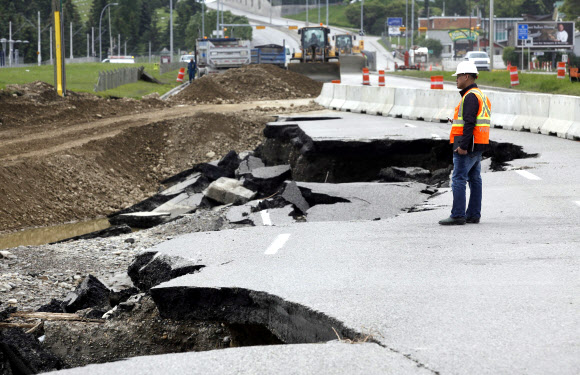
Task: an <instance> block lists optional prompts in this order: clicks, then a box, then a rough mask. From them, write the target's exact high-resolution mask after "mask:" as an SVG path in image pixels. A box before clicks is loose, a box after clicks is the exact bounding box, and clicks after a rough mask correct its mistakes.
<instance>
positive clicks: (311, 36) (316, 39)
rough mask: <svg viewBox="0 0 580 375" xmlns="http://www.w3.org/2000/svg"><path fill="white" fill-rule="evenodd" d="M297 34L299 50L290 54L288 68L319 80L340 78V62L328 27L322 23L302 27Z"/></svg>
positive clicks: (328, 80)
mask: <svg viewBox="0 0 580 375" xmlns="http://www.w3.org/2000/svg"><path fill="white" fill-rule="evenodd" d="M298 34H299V35H300V36H301V37H300V51H299V52H295V53H294V54H293V55H292V58H291V59H290V63H289V64H288V70H291V71H293V72H296V73H300V74H303V75H305V76H307V77H310V78H312V79H313V80H315V81H320V82H330V81H333V80H340V63H339V62H338V56H337V55H336V51H335V50H334V48H333V46H332V44H331V43H330V29H329V28H327V27H324V26H322V25H321V26H315V27H303V28H301V29H299V30H298Z"/></svg>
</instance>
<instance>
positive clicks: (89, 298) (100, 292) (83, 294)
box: [64, 275, 111, 313]
mask: <svg viewBox="0 0 580 375" xmlns="http://www.w3.org/2000/svg"><path fill="white" fill-rule="evenodd" d="M110 293H111V292H110V290H109V288H107V287H106V286H105V285H104V284H103V283H102V282H100V281H99V279H97V278H96V277H94V276H93V275H88V276H87V277H85V279H84V280H83V282H82V283H81V284H80V285H79V286H78V287H77V288H76V289H75V291H74V292H71V293H69V294H68V295H67V296H66V298H65V300H64V310H65V311H66V312H68V313H74V312H76V311H78V310H82V309H86V308H89V307H95V308H104V309H105V310H107V309H108V307H109V294H110Z"/></svg>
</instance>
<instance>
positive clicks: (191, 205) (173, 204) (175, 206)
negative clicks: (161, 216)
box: [153, 193, 203, 218]
mask: <svg viewBox="0 0 580 375" xmlns="http://www.w3.org/2000/svg"><path fill="white" fill-rule="evenodd" d="M202 198H203V194H201V193H199V194H192V195H189V194H188V193H181V194H179V195H178V196H177V197H175V198H173V199H171V200H170V201H168V202H165V203H163V204H162V205H161V206H159V207H157V208H156V209H154V210H153V212H166V213H169V214H170V216H171V218H176V217H178V216H181V215H183V214H187V213H190V212H194V211H195V210H197V208H198V207H199V206H200V204H201V200H202Z"/></svg>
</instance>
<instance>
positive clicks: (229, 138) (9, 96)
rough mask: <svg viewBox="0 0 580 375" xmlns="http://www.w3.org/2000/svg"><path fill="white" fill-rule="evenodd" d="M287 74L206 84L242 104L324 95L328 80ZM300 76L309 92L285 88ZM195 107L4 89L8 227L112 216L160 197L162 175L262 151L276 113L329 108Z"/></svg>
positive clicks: (2, 168) (245, 73)
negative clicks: (323, 86) (230, 154)
mask: <svg viewBox="0 0 580 375" xmlns="http://www.w3.org/2000/svg"><path fill="white" fill-rule="evenodd" d="M273 69H275V70H273ZM272 72H273V73H272ZM287 73H288V72H285V71H283V70H281V69H279V68H276V67H248V68H243V69H236V70H232V71H228V72H227V73H224V74H222V75H219V76H214V77H207V78H204V80H205V81H211V85H213V86H212V87H218V88H219V90H222V91H228V92H229V90H234V92H238V93H239V99H240V100H239V101H249V100H252V99H256V98H261V99H264V100H268V99H284V98H292V97H296V98H300V97H309V96H310V97H315V96H317V95H318V93H319V92H320V84H318V83H316V85H317V87H318V89H316V87H314V86H312V87H310V86H308V85H310V84H311V82H310V81H311V80H310V79H308V78H307V77H304V76H300V75H298V77H296V75H295V74H294V73H290V75H287ZM231 76H235V77H237V81H236V83H232V82H230V81H229V80H228V78H227V77H231ZM258 79H259V80H258ZM300 79H302V81H304V84H303V85H302V86H304V87H310V88H309V89H308V90H310V91H308V92H309V94H305V91H298V90H297V89H296V91H289V92H290V93H291V94H292V93H293V94H292V95H291V94H288V92H287V91H286V90H285V89H280V88H281V87H284V86H287V87H297V86H301V84H300ZM201 81H203V80H199V81H197V82H196V83H195V84H194V85H193V86H192V87H190V91H191V90H193V92H196V91H195V90H198V89H196V87H197V86H196V85H197V84H199V82H201ZM260 82H261V83H260ZM312 82H313V81H312ZM260 85H261V86H263V87H264V88H265V89H264V90H262V91H260ZM289 90H291V89H289ZM292 90H294V88H293V89H292ZM184 95H185V94H184ZM194 95H197V94H194ZM307 95H309V96H307ZM205 96H206V97H210V96H209V91H208V94H207V95H205ZM194 101H195V100H194ZM236 101H237V100H236ZM217 102H218V101H216V103H217ZM192 103H193V102H192V101H191V100H184V99H183V100H180V101H178V102H177V103H176V102H171V103H169V104H168V103H165V102H162V101H160V100H158V99H145V100H140V101H138V100H133V99H119V100H114V99H103V98H100V97H96V96H94V95H91V94H76V93H73V92H69V95H68V96H67V97H66V98H61V97H59V96H57V95H56V94H55V93H54V88H53V87H52V86H50V85H48V84H46V83H42V82H35V83H32V84H28V85H19V86H10V87H8V88H7V89H6V90H0V213H1V215H0V232H5V231H12V230H17V229H22V228H27V227H37V226H47V225H54V224H60V223H64V222H69V221H77V220H84V219H90V218H95V217H100V216H104V215H107V214H109V213H111V212H113V211H116V210H119V209H122V208H125V207H127V206H129V205H131V204H134V203H136V202H138V201H140V200H142V199H144V198H146V197H148V196H150V195H152V194H153V193H154V192H155V191H156V190H157V189H158V187H159V181H161V180H162V179H164V178H166V177H168V176H171V175H172V174H175V173H177V172H179V171H181V170H184V169H187V168H189V167H191V166H192V165H193V164H196V163H200V162H204V161H210V160H213V159H217V158H219V157H221V156H223V155H225V154H226V153H227V152H228V151H229V150H236V151H238V152H240V151H244V150H251V149H254V148H255V147H256V146H257V145H258V144H259V143H260V142H261V141H262V137H263V136H262V131H263V127H264V124H265V123H266V122H267V121H270V120H271V119H272V117H271V116H272V115H273V114H276V113H279V112H284V111H286V112H295V111H308V110H314V109H319V108H318V106H316V105H315V104H311V105H309V106H306V107H302V108H296V107H293V108H292V107H290V105H289V104H288V103H286V107H287V108H286V109H284V108H280V105H278V107H276V106H275V105H272V106H269V105H268V104H266V105H264V104H261V108H260V107H258V106H257V105H256V104H255V103H247V104H236V105H231V104H230V105H213V106H207V105H206V106H199V105H197V106H190V105H187V104H192ZM184 104H185V106H184ZM171 106H173V107H171ZM264 107H268V108H266V109H265V108H264Z"/></svg>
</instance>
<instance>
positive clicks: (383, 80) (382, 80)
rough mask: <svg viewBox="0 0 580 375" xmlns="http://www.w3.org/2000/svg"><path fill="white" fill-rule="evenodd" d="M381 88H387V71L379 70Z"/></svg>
mask: <svg viewBox="0 0 580 375" xmlns="http://www.w3.org/2000/svg"><path fill="white" fill-rule="evenodd" d="M379 86H381V87H383V86H385V71H384V70H379Z"/></svg>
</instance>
